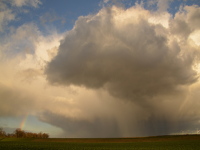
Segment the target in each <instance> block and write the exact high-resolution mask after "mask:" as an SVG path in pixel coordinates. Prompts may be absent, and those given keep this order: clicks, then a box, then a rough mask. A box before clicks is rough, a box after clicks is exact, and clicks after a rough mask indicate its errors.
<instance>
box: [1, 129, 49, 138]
mask: <svg viewBox="0 0 200 150" xmlns="http://www.w3.org/2000/svg"><path fill="white" fill-rule="evenodd" d="M0 137H16V138H49V134H47V133H42V132H39V133H32V132H26V131H24V130H21V129H20V128H18V129H16V130H15V131H14V132H13V133H11V134H10V133H8V134H7V133H6V132H5V131H4V130H3V128H0Z"/></svg>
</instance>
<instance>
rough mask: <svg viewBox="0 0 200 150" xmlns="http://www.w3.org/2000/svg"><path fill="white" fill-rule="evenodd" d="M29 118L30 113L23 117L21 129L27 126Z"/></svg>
mask: <svg viewBox="0 0 200 150" xmlns="http://www.w3.org/2000/svg"><path fill="white" fill-rule="evenodd" d="M27 118H28V114H27V115H25V116H24V118H23V119H22V121H21V123H20V126H19V128H20V129H21V130H23V128H24V127H25V124H26V121H27Z"/></svg>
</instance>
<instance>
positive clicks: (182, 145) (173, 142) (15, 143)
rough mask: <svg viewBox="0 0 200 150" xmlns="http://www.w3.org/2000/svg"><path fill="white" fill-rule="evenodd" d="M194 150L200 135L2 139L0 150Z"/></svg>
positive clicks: (199, 143) (199, 142)
mask: <svg viewBox="0 0 200 150" xmlns="http://www.w3.org/2000/svg"><path fill="white" fill-rule="evenodd" d="M36 149H39V150H45V149H48V150H65V149H66V150H67V149H69V150H102V149H103V150H111V149H115V150H193V149H200V136H199V135H182V136H157V137H144V138H96V139H95V138H94V139H87V138H86V139H78V138H75V139H59V138H49V139H23V138H0V150H36Z"/></svg>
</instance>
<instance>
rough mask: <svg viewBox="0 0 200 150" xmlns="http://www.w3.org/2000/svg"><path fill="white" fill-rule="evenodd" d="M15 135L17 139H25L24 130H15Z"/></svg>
mask: <svg viewBox="0 0 200 150" xmlns="http://www.w3.org/2000/svg"><path fill="white" fill-rule="evenodd" d="M15 135H16V137H17V138H22V137H25V135H26V134H25V132H24V131H23V130H21V129H20V128H17V129H16V130H15Z"/></svg>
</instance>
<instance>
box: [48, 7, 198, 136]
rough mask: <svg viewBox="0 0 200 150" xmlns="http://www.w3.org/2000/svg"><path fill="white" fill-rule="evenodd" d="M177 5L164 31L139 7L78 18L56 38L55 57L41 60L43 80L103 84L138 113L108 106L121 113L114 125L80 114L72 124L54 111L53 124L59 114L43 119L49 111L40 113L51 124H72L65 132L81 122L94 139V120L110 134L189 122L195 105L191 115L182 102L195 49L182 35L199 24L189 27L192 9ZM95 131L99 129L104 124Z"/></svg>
mask: <svg viewBox="0 0 200 150" xmlns="http://www.w3.org/2000/svg"><path fill="white" fill-rule="evenodd" d="M185 10H186V13H181V12H178V13H177V14H176V15H175V17H174V18H169V20H168V21H169V28H168V27H165V26H163V25H162V22H159V24H158V23H153V22H150V21H149V18H151V17H154V16H153V15H154V13H151V12H150V11H147V10H145V9H143V8H141V7H140V6H135V7H132V8H129V9H123V8H120V7H116V6H113V7H110V8H103V9H102V10H101V11H100V12H99V13H98V14H95V15H89V16H85V17H79V19H78V20H77V21H76V24H75V26H74V28H73V29H72V30H71V31H69V32H68V33H67V34H66V36H65V38H64V39H63V40H62V41H61V44H60V47H59V50H58V53H57V56H55V57H54V58H53V59H52V61H51V62H49V63H48V65H47V67H46V75H47V80H48V81H49V82H50V83H52V84H55V85H66V86H70V85H75V86H82V87H86V88H88V89H93V90H101V89H103V90H105V91H108V93H109V94H110V95H112V96H113V97H114V98H117V99H120V100H121V101H123V100H126V101H124V103H126V102H131V103H132V104H131V105H130V106H134V107H135V106H138V107H139V108H140V110H135V111H133V110H134V107H124V108H123V109H120V107H116V106H113V107H112V106H110V107H112V108H111V109H112V110H114V109H116V110H119V111H120V112H121V114H120V115H118V113H116V114H115V115H114V116H115V117H116V116H118V117H116V118H117V120H116V122H117V124H118V128H115V127H117V126H116V124H115V123H116V122H115V123H113V122H112V121H111V122H106V120H104V119H100V120H99V119H97V120H95V121H94V122H93V123H91V122H90V123H88V120H87V119H85V120H79V121H77V120H73V119H69V118H63V117H62V116H60V117H61V118H62V119H60V120H63V122H62V121H60V123H59V121H55V120H56V119H55V118H59V117H52V120H51V119H50V118H51V117H50V116H51V115H49V114H46V115H45V116H46V117H47V118H49V119H47V120H48V122H49V123H51V124H54V125H55V123H54V122H58V123H57V124H56V126H59V127H61V128H62V129H63V130H65V131H67V130H69V128H70V129H71V126H72V127H73V128H72V129H71V130H72V131H73V132H74V131H76V130H77V129H79V128H80V126H81V125H82V124H83V127H85V126H87V127H89V128H84V129H82V130H84V131H85V130H86V131H87V134H90V136H92V135H93V136H102V134H101V133H99V132H98V133H95V132H94V131H92V129H95V131H96V130H103V131H104V125H102V123H105V124H107V125H108V128H109V129H112V127H113V130H111V134H113V136H117V135H120V136H147V135H158V134H170V133H175V132H180V131H182V130H187V129H188V128H190V129H191V128H192V129H193V128H195V127H197V125H198V120H199V117H198V115H197V114H199V111H198V109H195V110H196V114H193V115H191V114H190V111H189V110H190V109H191V108H192V105H190V106H187V107H186V106H185V103H187V101H188V95H190V91H189V90H188V89H189V87H191V86H192V85H193V84H194V83H198V82H197V81H198V74H197V72H196V71H195V70H194V69H193V66H194V64H195V63H198V62H197V60H198V55H199V48H196V47H194V46H192V45H191V44H190V42H189V36H190V34H192V33H193V32H194V31H196V30H198V29H199V27H198V26H196V25H195V24H196V23H195V22H198V21H199V19H198V17H195V16H197V14H198V10H199V7H196V6H191V7H185ZM157 15H158V14H157ZM157 17H158V16H157ZM115 103H119V101H118V100H116V102H115ZM183 105H184V108H183ZM198 106H199V105H198ZM126 111H129V112H130V113H128V114H127V113H125V112H126ZM89 113H90V112H89ZM108 114H109V112H108ZM119 116H121V117H119ZM122 116H123V117H122ZM102 118H103V116H102ZM50 120H51V121H50ZM97 122H98V123H97ZM100 122H101V123H100ZM63 124H64V125H66V126H63ZM97 124H98V126H97ZM68 125H69V126H70V127H69V126H68ZM99 125H100V126H99ZM101 125H102V126H101ZM110 126H112V127H110ZM101 127H102V128H101ZM114 129H117V130H114ZM112 131H113V132H116V133H117V134H114V133H113V132H112ZM78 132H79V130H78ZM78 132H77V134H78ZM80 133H81V131H80ZM102 133H103V135H104V133H105V134H106V133H107V129H106V132H102ZM109 133H110V132H109ZM109 133H108V134H109ZM118 133H119V134H118ZM78 135H79V134H78Z"/></svg>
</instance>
